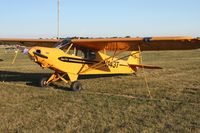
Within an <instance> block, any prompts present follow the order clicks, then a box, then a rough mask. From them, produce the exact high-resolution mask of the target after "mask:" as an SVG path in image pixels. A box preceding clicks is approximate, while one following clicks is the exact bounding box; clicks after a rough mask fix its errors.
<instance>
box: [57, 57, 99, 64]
mask: <svg viewBox="0 0 200 133" xmlns="http://www.w3.org/2000/svg"><path fill="white" fill-rule="evenodd" d="M58 59H59V60H60V61H63V62H71V63H80V64H94V63H99V62H98V61H92V60H87V59H79V58H73V57H59V58H58Z"/></svg>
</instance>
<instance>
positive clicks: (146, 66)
mask: <svg viewBox="0 0 200 133" xmlns="http://www.w3.org/2000/svg"><path fill="white" fill-rule="evenodd" d="M129 66H130V67H131V68H132V69H135V68H136V67H139V68H145V69H162V67H159V66H152V65H142V64H129Z"/></svg>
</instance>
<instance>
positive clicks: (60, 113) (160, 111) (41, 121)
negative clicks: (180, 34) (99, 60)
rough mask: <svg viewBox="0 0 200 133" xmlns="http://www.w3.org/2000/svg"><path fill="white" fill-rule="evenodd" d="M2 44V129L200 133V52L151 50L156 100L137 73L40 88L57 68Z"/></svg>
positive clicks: (147, 61)
mask: <svg viewBox="0 0 200 133" xmlns="http://www.w3.org/2000/svg"><path fill="white" fill-rule="evenodd" d="M13 57H14V54H13V53H7V54H6V53H4V50H3V49H0V58H1V59H3V60H4V61H3V62H0V132H20V133H21V132H28V133H31V132H33V133H35V132H68V133H77V132H83V133H90V132H91V133H93V132H97V133H125V132H131V133H132V132H192V133H193V132H200V68H199V66H200V51H199V50H191V51H167V52H145V53H143V58H144V63H145V64H153V65H158V66H161V67H163V68H164V69H162V70H146V71H145V75H146V77H147V79H148V84H149V87H150V91H151V95H152V97H153V98H152V99H151V98H149V95H148V90H147V88H146V85H145V82H144V76H143V73H142V71H141V70H140V71H139V72H138V73H137V76H134V75H126V76H114V77H101V78H93V79H81V80H80V82H81V83H82V84H83V87H84V90H82V91H81V92H71V91H68V89H67V88H68V86H67V85H65V84H64V83H63V82H58V83H54V85H52V86H50V87H48V88H45V89H43V88H40V87H38V86H37V82H38V81H39V79H40V78H41V77H43V76H47V75H48V74H49V73H52V71H49V70H46V69H41V68H40V67H39V66H38V65H37V64H35V63H33V62H32V61H30V60H29V58H28V57H26V55H22V54H19V56H18V57H17V60H16V63H15V64H14V65H11V62H12V59H13Z"/></svg>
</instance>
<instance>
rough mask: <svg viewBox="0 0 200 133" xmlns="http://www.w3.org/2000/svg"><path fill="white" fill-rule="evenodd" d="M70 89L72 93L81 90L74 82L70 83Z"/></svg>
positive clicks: (80, 86)
mask: <svg viewBox="0 0 200 133" xmlns="http://www.w3.org/2000/svg"><path fill="white" fill-rule="evenodd" d="M70 88H71V90H72V91H80V90H82V89H83V88H82V85H81V83H80V82H78V81H74V82H72V84H71V87H70Z"/></svg>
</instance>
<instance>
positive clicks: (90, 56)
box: [85, 50, 96, 60]
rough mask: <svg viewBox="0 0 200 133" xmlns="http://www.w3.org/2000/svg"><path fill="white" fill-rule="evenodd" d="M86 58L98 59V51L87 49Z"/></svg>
mask: <svg viewBox="0 0 200 133" xmlns="http://www.w3.org/2000/svg"><path fill="white" fill-rule="evenodd" d="M85 58H87V59H88V60H95V59H96V53H95V52H94V51H91V50H86V51H85Z"/></svg>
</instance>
